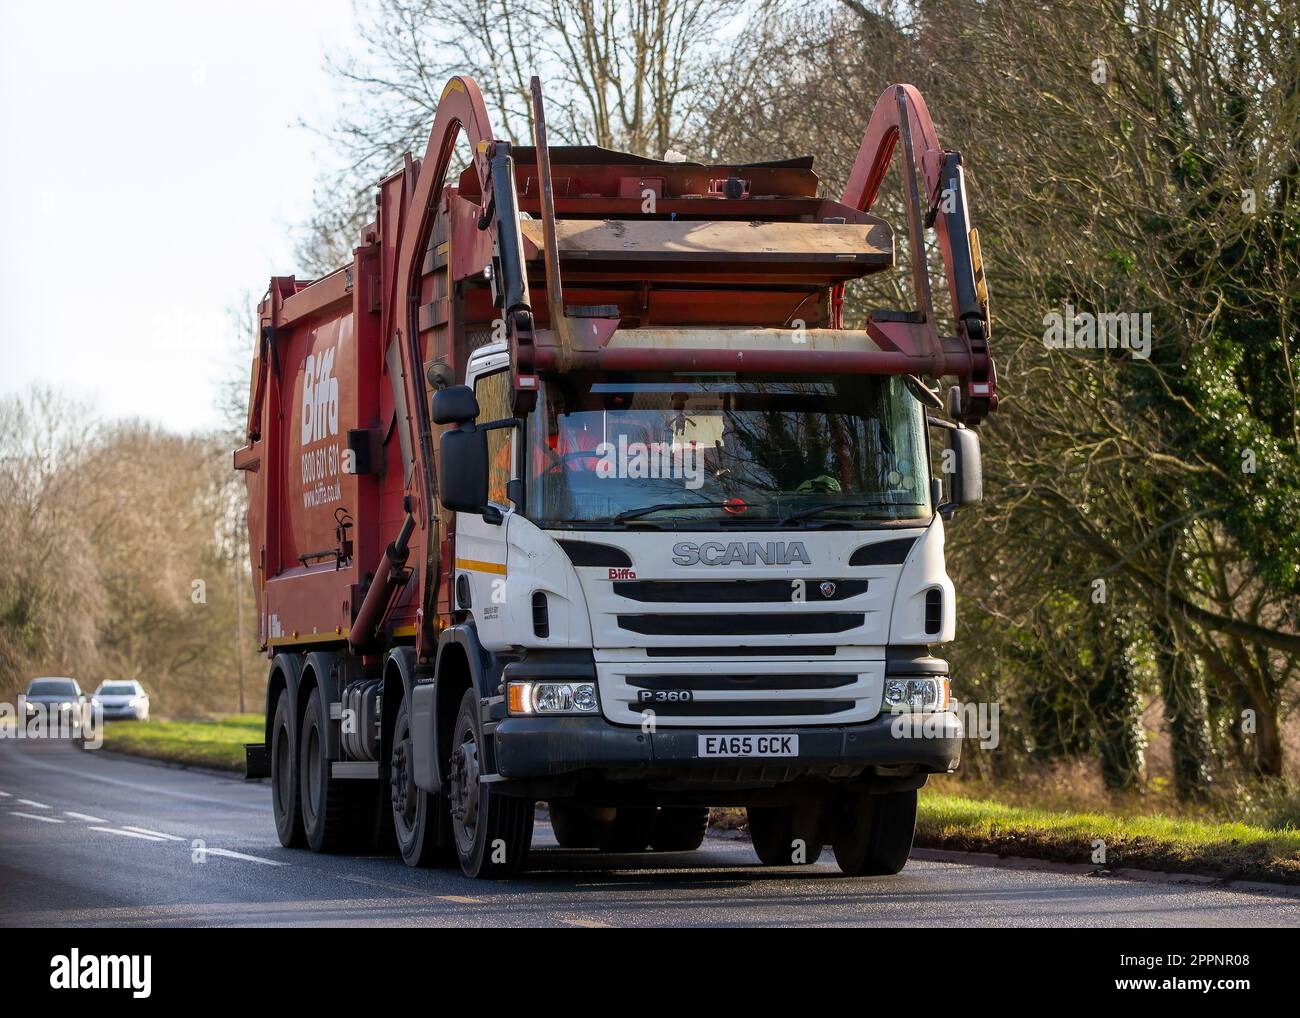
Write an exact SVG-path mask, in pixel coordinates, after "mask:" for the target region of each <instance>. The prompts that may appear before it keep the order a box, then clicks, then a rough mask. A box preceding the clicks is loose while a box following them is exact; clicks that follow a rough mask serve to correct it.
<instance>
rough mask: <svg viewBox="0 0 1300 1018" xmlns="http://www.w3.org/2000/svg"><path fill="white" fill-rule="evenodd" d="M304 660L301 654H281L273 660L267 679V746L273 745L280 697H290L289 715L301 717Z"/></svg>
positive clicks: (265, 713)
mask: <svg viewBox="0 0 1300 1018" xmlns="http://www.w3.org/2000/svg"><path fill="white" fill-rule="evenodd" d="M302 666H303V658H302V655H301V654H294V653H283V652H281V653H279V654H276V655H275V657H274V658H272V659H271V670H270V672H269V673H268V675H267V678H266V710H265V711H264V712H263V713H264V715H265V731H266V735H265V738H266V745H267V746H270V745H271V725H272V724H273V723H274V721H275V704H276V701H277V700H279V699H280V695H281V694H282V693H283V694H286V695H287V696H288V697H289V713H290V716H291V717H293V718H298V717H300V716H301V715H300V713H299V707H298V688H299V685H300V684H301V681H302Z"/></svg>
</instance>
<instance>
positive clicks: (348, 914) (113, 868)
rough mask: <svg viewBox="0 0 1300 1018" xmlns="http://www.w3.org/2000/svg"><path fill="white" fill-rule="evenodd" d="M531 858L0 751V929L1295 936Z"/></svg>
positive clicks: (24, 746) (887, 890)
mask: <svg viewBox="0 0 1300 1018" xmlns="http://www.w3.org/2000/svg"><path fill="white" fill-rule="evenodd" d="M196 842H201V843H202V844H201V846H200V845H197V844H196ZM533 846H534V847H533V853H534V854H533V857H532V868H531V869H530V871H529V872H528V873H527V874H526V875H525V876H524V877H522V878H520V879H518V880H515V881H512V882H510V883H487V882H478V881H472V880H468V879H466V878H465V877H463V876H462V875H461V874H460V873H459V871H448V870H410V869H407V868H406V867H405V866H403V865H402V862H401V860H400V859H397V858H395V857H369V858H360V857H355V856H318V855H312V854H311V853H309V852H307V851H305V850H303V851H298V850H294V851H289V850H285V849H282V848H281V847H280V845H279V843H278V842H277V841H276V839H275V832H274V829H273V827H272V823H271V806H270V792H269V790H268V788H267V786H266V785H265V783H262V782H258V783H253V784H245V783H244V782H241V781H237V780H234V779H230V778H224V777H218V776H216V775H211V774H204V773H199V772H194V771H184V770H176V769H170V768H165V767H159V766H155V765H152V764H146V763H140V762H136V761H133V760H128V759H124V758H122V757H116V756H109V755H106V754H103V753H95V752H89V753H87V752H82V751H80V750H77V749H76V748H74V747H72V746H70V745H66V744H60V743H53V742H36V741H31V742H26V741H15V740H12V739H0V926H81V925H86V926H159V925H163V926H165V925H183V926H191V925H216V926H221V925H240V926H250V925H277V926H278V925H391V926H444V925H483V926H501V925H515V926H556V925H559V926H564V925H567V926H658V925H670V926H676V925H776V926H802V925H908V926H911V925H915V926H962V925H966V926H985V925H987V926H1002V925H1015V926H1250V925H1264V926H1274V925H1289V926H1300V899H1296V898H1287V897H1273V896H1269V895H1265V894H1249V893H1240V892H1234V891H1227V890H1219V889H1210V888H1203V887H1188V886H1183V885H1171V884H1155V883H1145V882H1136V881H1130V880H1120V879H1108V878H1099V877H1090V876H1083V875H1075V874H1067V873H1056V872H1030V871H1026V870H1016V869H1003V868H990V867H985V866H978V865H965V864H954V863H948V862H933V861H913V862H912V863H911V864H909V865H908V867H907V868H906V869H905V870H904V871H903V872H902V873H901V874H899V875H898V876H896V877H890V878H883V879H882V878H875V879H848V878H844V877H842V876H840V875H839V872H838V870H837V869H836V868H835V864H834V861H833V859H831V857H830V853H829V852H828V853H827V854H826V855H824V856H823V857H822V861H821V862H820V863H819V864H818V865H816V866H814V867H811V868H804V869H795V868H790V869H767V868H765V867H762V866H759V865H758V863H757V861H756V859H755V857H754V855H753V852H752V851H751V849H750V847H749V844H748V843H747V842H744V841H736V840H731V839H727V838H722V837H716V838H715V837H712V836H711V837H710V838H709V839H708V840H707V841H706V842H705V844H704V847H703V848H702V849H701V850H700V851H698V852H692V853H687V854H683V855H667V856H660V855H656V856H650V855H629V856H597V855H595V854H594V853H590V852H566V851H563V850H561V849H559V848H557V847H556V845H555V840H554V838H553V837H552V836H551V830H550V828H549V826H547V825H546V824H545V823H543V822H540V821H539V823H538V827H537V832H536V834H535V835H534V841H533ZM199 848H202V849H204V850H205V851H203V852H200V851H199V850H198V849H199ZM197 859H203V860H204V861H202V862H199V861H196V860H197Z"/></svg>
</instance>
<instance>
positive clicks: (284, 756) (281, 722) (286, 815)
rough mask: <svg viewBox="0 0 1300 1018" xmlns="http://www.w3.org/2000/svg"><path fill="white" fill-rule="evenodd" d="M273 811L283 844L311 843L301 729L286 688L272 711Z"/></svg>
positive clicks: (301, 844) (299, 846)
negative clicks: (303, 795)
mask: <svg viewBox="0 0 1300 1018" xmlns="http://www.w3.org/2000/svg"><path fill="white" fill-rule="evenodd" d="M271 812H272V813H273V814H274V816H275V833H276V836H277V837H278V838H279V839H280V844H281V845H283V846H284V847H285V848H302V847H303V846H304V845H305V844H307V835H306V834H305V833H304V832H303V829H302V803H301V800H300V799H299V797H298V729H297V726H296V725H295V724H294V718H293V712H292V711H291V710H290V709H289V694H288V693H284V692H282V693H281V694H280V696H279V698H278V699H277V700H276V701H275V712H274V713H273V714H272V715H271Z"/></svg>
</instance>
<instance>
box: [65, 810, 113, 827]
mask: <svg viewBox="0 0 1300 1018" xmlns="http://www.w3.org/2000/svg"><path fill="white" fill-rule="evenodd" d="M63 815H64V816H65V817H72V819H73V820H88V821H89V822H90V823H92V824H106V823H108V821H107V820H105V819H104V818H103V817H92V816H90V815H89V814H86V813H74V812H73V811H72V810H70V809H65V810H64V811H63Z"/></svg>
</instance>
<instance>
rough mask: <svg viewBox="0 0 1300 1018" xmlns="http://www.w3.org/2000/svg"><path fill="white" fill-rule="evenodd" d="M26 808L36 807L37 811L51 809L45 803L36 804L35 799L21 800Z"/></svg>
mask: <svg viewBox="0 0 1300 1018" xmlns="http://www.w3.org/2000/svg"><path fill="white" fill-rule="evenodd" d="M18 801H19V802H21V803H22V804H23V805H24V806H35V807H36V808H37V809H49V808H50V807H49V806H47V805H45V803H43V802H36V801H35V800H33V799H19V800H18Z"/></svg>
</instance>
